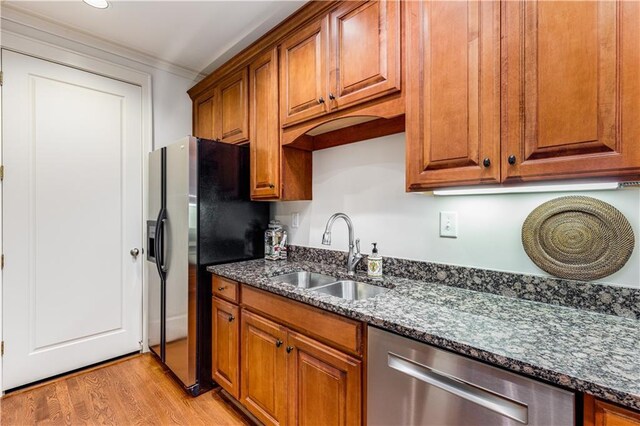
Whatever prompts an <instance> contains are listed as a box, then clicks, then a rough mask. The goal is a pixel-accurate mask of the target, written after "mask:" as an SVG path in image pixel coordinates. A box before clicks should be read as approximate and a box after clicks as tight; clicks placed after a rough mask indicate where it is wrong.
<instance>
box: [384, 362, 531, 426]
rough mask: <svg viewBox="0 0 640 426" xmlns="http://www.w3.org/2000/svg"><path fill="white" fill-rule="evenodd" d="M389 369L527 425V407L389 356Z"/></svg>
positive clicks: (439, 372)
mask: <svg viewBox="0 0 640 426" xmlns="http://www.w3.org/2000/svg"><path fill="white" fill-rule="evenodd" d="M387 363H388V365H389V367H391V368H393V369H394V370H398V371H400V372H401V373H404V374H407V375H409V376H411V377H413V378H415V379H418V380H420V381H422V382H425V383H427V384H429V385H432V386H435V387H437V388H440V389H442V390H444V391H446V392H449V393H451V394H453V395H456V396H459V397H460V398H462V399H466V400H467V401H470V402H473V403H474V404H478V405H480V406H482V407H484V408H487V409H489V410H491V411H493V412H496V413H498V414H501V415H503V416H505V417H508V418H510V419H513V420H515V421H517V422H520V423H522V424H527V423H528V422H529V410H528V407H527V405H526V404H523V403H521V402H518V401H514V400H512V399H509V398H507V397H505V396H502V395H500V394H498V393H494V392H491V391H489V390H486V389H483V388H481V387H479V386H476V385H474V384H473V383H469V382H467V381H465V380H462V379H459V378H457V377H454V376H450V375H448V374H446V373H443V372H441V371H437V370H434V369H433V368H431V367H428V366H426V365H423V364H418V363H417V362H414V361H412V360H410V359H407V358H404V357H402V356H400V355H396V354H394V353H392V352H389V353H388V358H387Z"/></svg>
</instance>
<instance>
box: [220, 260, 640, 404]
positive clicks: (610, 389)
mask: <svg viewBox="0 0 640 426" xmlns="http://www.w3.org/2000/svg"><path fill="white" fill-rule="evenodd" d="M208 270H209V271H211V272H213V273H215V274H218V275H221V276H224V277H227V278H230V279H233V280H236V281H239V282H242V283H246V284H249V285H251V286H254V287H257V288H261V289H264V290H267V291H269V292H272V293H275V294H280V295H282V296H286V297H288V298H290V299H294V300H298V301H301V302H304V303H307V304H310V305H313V306H317V307H320V308H322V309H326V310H328V311H332V312H336V313H338V314H341V315H345V316H347V317H350V318H354V319H357V320H361V321H365V322H367V323H369V324H371V325H374V326H377V327H380V328H383V329H386V330H389V331H393V332H395V333H398V334H401V335H404V336H407V337H411V338H413V339H416V340H420V341H422V342H425V343H429V344H433V345H435V346H439V347H442V348H446V349H450V350H452V351H454V352H457V353H461V354H465V355H468V356H470V357H473V358H477V359H481V360H484V361H486V362H488V363H491V364H494V365H498V366H501V367H504V368H507V369H509V370H512V371H515V372H518V373H522V374H526V375H528V376H531V377H535V378H539V379H543V380H546V381H548V382H551V383H556V384H559V385H562V386H565V387H568V388H571V389H575V390H577V391H581V392H586V393H589V394H592V395H595V396H598V397H600V398H603V399H606V400H609V401H612V402H616V403H619V404H622V405H625V406H628V407H631V408H634V409H636V410H640V321H638V320H634V319H629V318H622V317H616V316H612V315H603V314H599V313H594V312H590V311H583V310H578V309H573V308H567V307H562V306H557V305H550V304H545V303H538V302H531V301H527V300H522V299H516V298H509V297H504V296H499V295H495V294H489V293H481V292H478V291H472V290H467V289H463V288H457V287H452V286H447V285H442V284H431V283H427V282H422V281H416V280H411V279H407V278H394V277H385V279H384V281H382V282H381V283H378V285H382V286H385V287H390V288H391V290H390V291H388V292H387V293H384V294H380V295H378V296H375V297H373V298H370V299H367V300H363V301H347V300H343V299H339V298H336V297H332V296H328V295H324V294H321V293H317V292H314V291H312V290H305V289H299V288H296V287H293V286H291V285H288V284H283V283H278V282H277V281H273V280H271V279H270V278H271V277H273V276H276V275H280V274H283V273H286V272H292V271H299V270H306V271H313V272H320V273H325V274H329V275H333V276H336V277H346V274H345V273H344V268H336V267H334V266H331V265H326V264H325V265H318V264H314V263H311V262H304V261H297V262H294V261H277V262H269V261H264V260H252V261H246V262H238V263H231V264H226V265H218V266H211V267H209V268H208ZM358 280H360V281H365V282H371V281H370V280H368V279H367V278H366V275H359V276H358Z"/></svg>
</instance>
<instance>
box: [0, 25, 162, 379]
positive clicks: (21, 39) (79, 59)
mask: <svg viewBox="0 0 640 426" xmlns="http://www.w3.org/2000/svg"><path fill="white" fill-rule="evenodd" d="M0 40H1V46H0V47H1V48H2V49H6V50H11V51H13V52H17V53H22V54H25V55H29V56H33V57H35V58H39V59H44V60H47V61H50V62H55V63H58V64H61V65H65V66H69V67H73V68H77V69H80V70H83V71H87V72H90V73H93V74H98V75H102V76H105V77H109V78H112V79H115V80H120V81H124V82H126V83H130V84H134V85H136V86H140V87H141V89H142V111H141V112H142V147H141V149H142V197H143V200H142V214H141V218H140V220H141V221H142V224H141V225H142V248H143V254H142V256H141V259H142V262H143V267H142V268H141V269H142V318H140V320H141V321H142V348H143V351H144V352H146V351H148V350H149V347H148V344H147V276H146V273H145V269H146V268H144V259H145V258H146V251H147V235H146V232H147V230H146V229H147V227H146V218H147V207H148V206H147V193H148V176H147V175H148V173H147V161H145V160H146V158H147V154H148V153H149V152H151V151H152V149H153V107H152V105H153V104H152V97H151V93H152V92H151V75H150V74H148V73H145V72H141V71H138V70H135V69H133V68H129V67H126V66H123V65H119V64H115V63H112V62H108V61H105V60H102V59H99V58H96V57H93V56H89V55H85V54H82V53H78V52H74V51H72V50H69V49H66V48H63V47H59V46H56V45H54V44H50V43H47V42H44V41H41V40H37V39H34V38H30V37H26V36H23V35H20V34H17V33H13V32H10V31H6V30H4V29H3V30H2V31H1V32H0ZM1 90H2V89H1V87H0V91H1ZM0 112H1V111H0ZM0 117H1V116H0ZM1 130H2V122H1V119H0V155H1V152H2V151H1V148H2V140H1ZM1 161H2V158H1V157H0V163H1ZM1 203H2V200H1V198H0V207H1V206H2V204H1ZM1 247H2V217H1V215H0V252H1ZM1 332H2V274H0V334H1ZM1 339H2V336H0V340H1ZM1 383H2V358H1V357H0V384H1ZM0 389H1V388H0Z"/></svg>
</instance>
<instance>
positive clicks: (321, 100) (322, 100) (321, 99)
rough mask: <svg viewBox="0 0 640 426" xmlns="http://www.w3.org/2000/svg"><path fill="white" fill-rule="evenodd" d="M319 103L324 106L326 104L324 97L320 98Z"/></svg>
mask: <svg viewBox="0 0 640 426" xmlns="http://www.w3.org/2000/svg"><path fill="white" fill-rule="evenodd" d="M318 103H319V104H323V103H324V98H323V97H322V96H320V98H318Z"/></svg>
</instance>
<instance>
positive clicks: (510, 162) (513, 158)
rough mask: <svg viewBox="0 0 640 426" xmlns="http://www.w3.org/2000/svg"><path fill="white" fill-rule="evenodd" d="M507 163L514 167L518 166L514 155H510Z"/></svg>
mask: <svg viewBox="0 0 640 426" xmlns="http://www.w3.org/2000/svg"><path fill="white" fill-rule="evenodd" d="M507 161H508V162H509V164H511V165H512V166H513V165H514V164H516V156H515V155H513V154H512V155H510V156H509V158H507Z"/></svg>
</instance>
